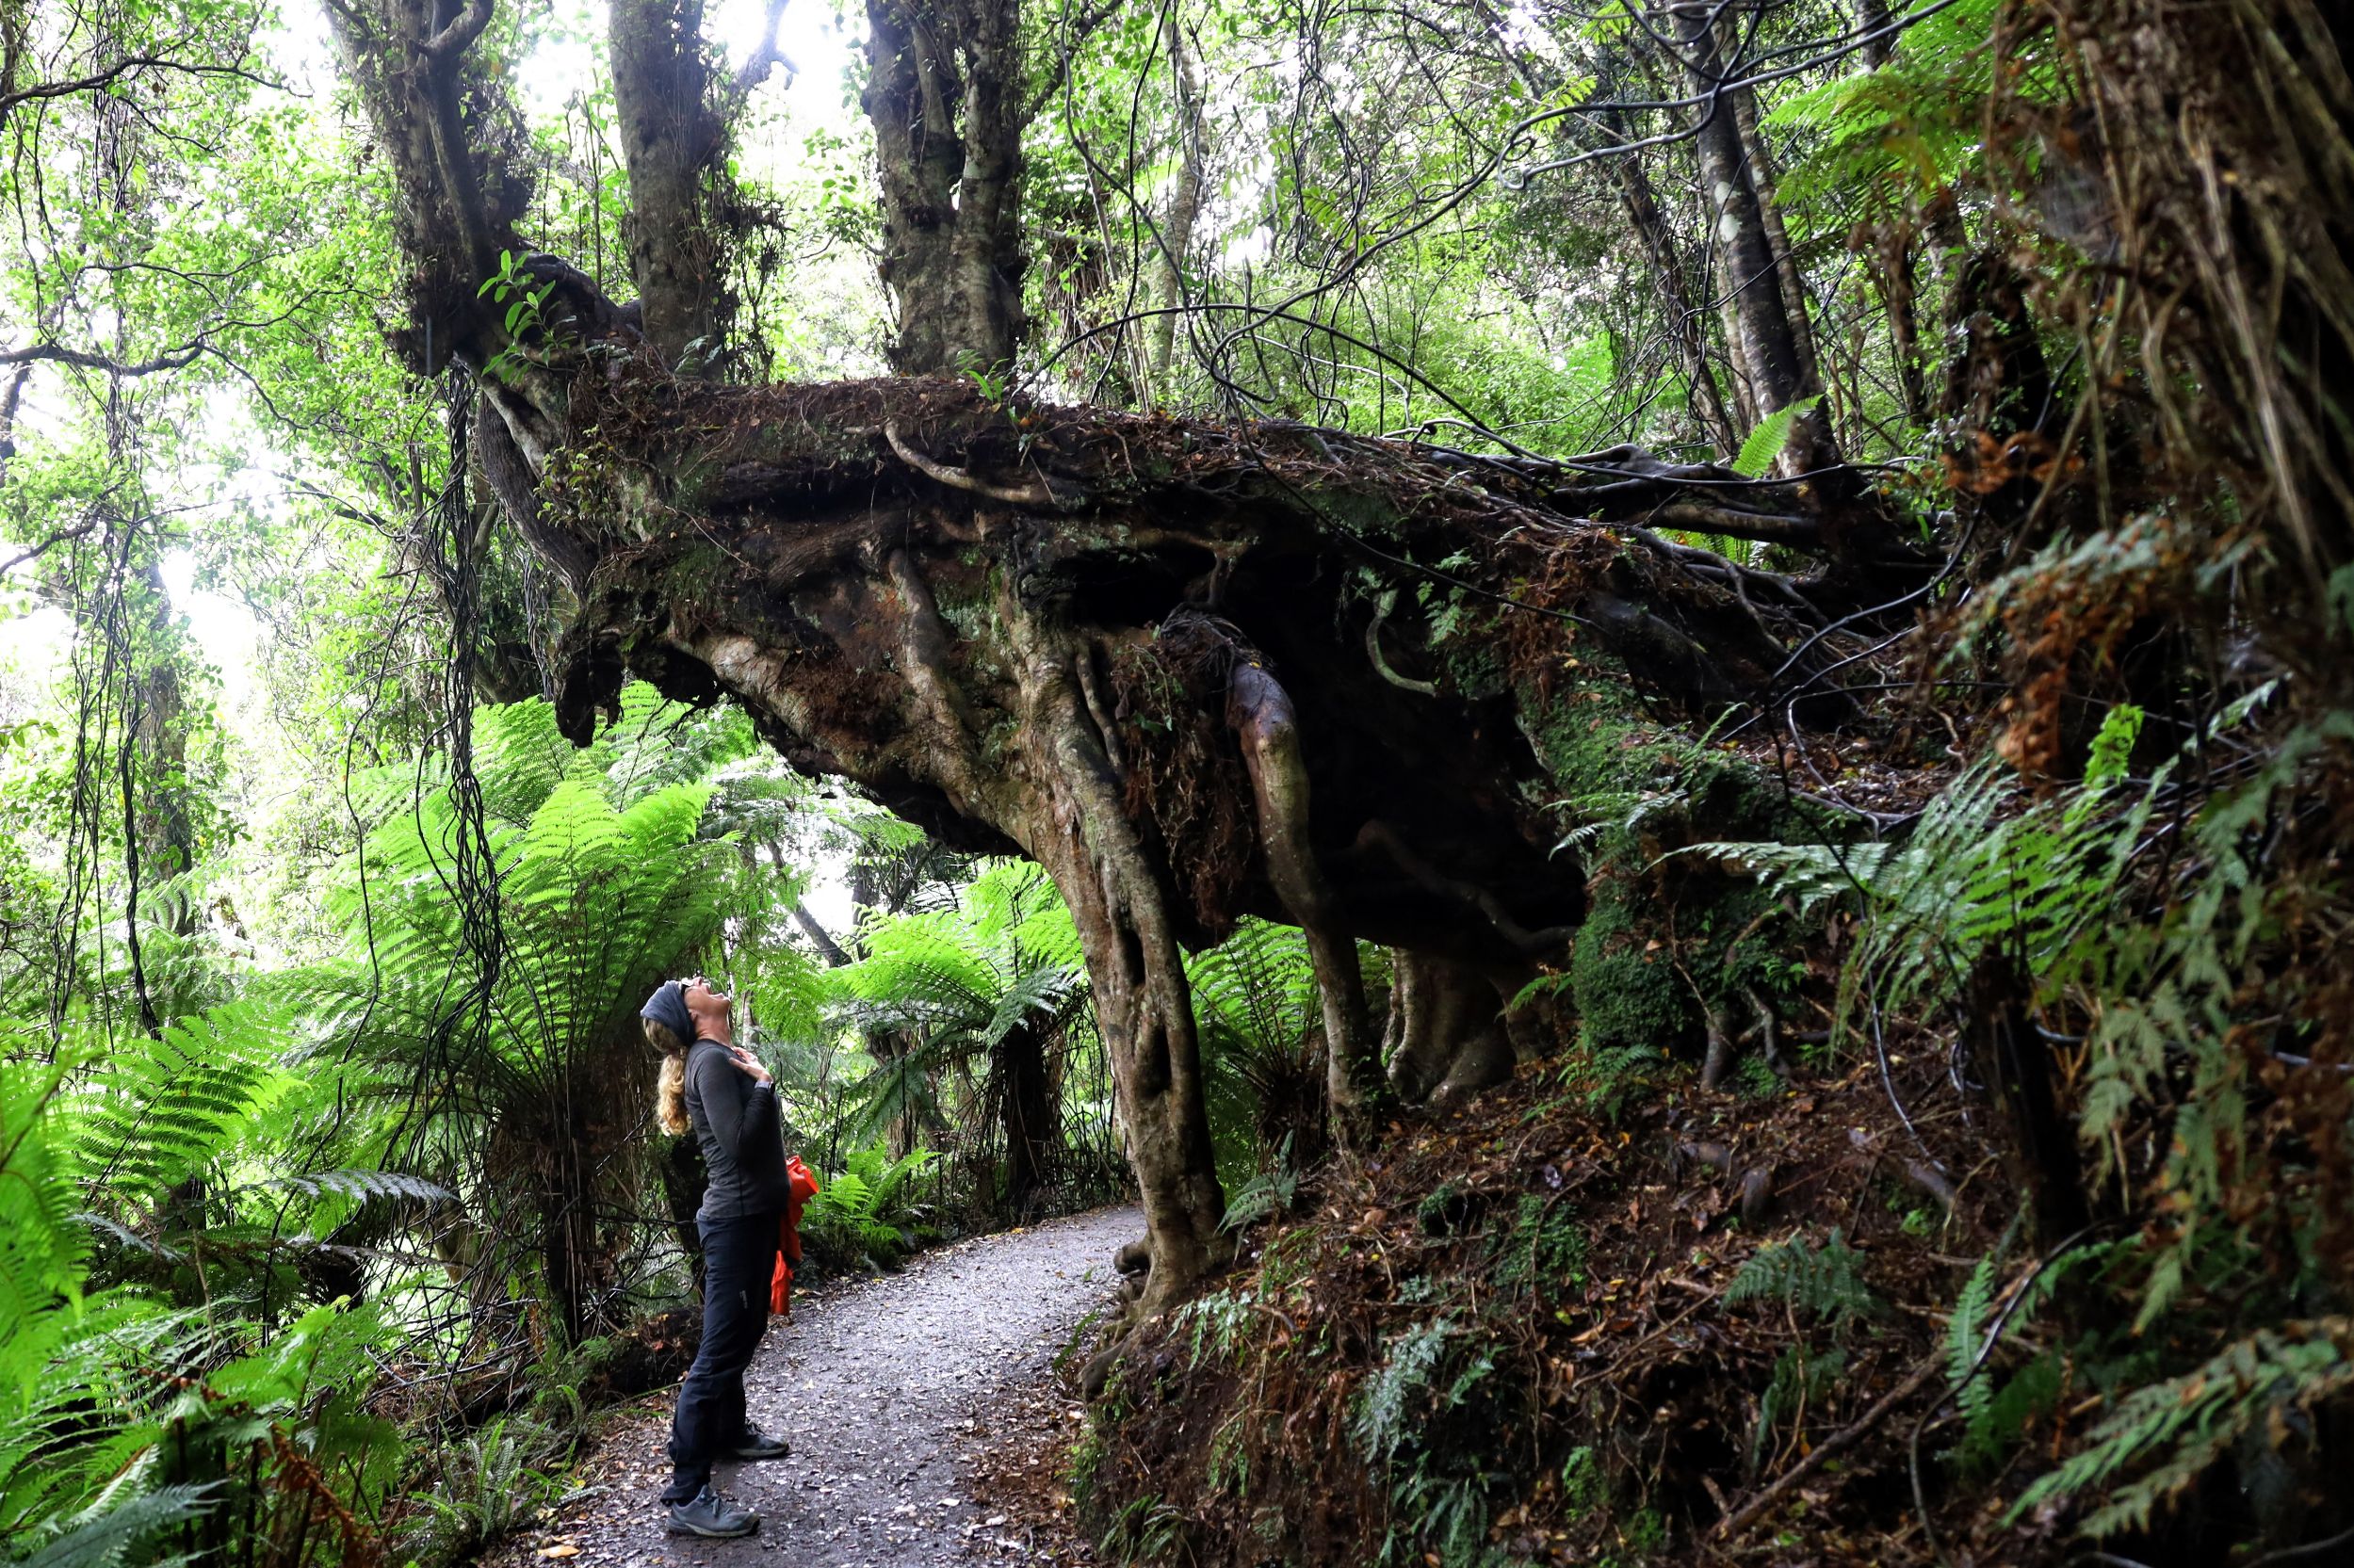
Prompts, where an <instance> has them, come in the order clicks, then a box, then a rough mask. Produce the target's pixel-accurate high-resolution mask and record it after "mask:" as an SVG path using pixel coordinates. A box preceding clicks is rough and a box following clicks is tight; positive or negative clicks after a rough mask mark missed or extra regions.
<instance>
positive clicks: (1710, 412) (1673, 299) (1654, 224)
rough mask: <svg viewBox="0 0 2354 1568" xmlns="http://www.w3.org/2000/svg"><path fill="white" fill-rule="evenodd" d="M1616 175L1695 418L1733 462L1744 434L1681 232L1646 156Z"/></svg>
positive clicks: (1628, 161)
mask: <svg viewBox="0 0 2354 1568" xmlns="http://www.w3.org/2000/svg"><path fill="white" fill-rule="evenodd" d="M1611 175H1612V179H1613V181H1614V183H1615V185H1616V186H1617V187H1618V200H1619V203H1620V205H1622V206H1623V207H1624V208H1625V209H1626V213H1627V221H1628V223H1629V224H1631V225H1632V227H1633V229H1634V232H1635V234H1636V236H1637V237H1638V238H1639V239H1641V240H1642V242H1643V253H1644V256H1645V257H1646V259H1648V261H1649V262H1650V264H1651V276H1652V278H1653V280H1654V281H1655V282H1656V283H1658V285H1659V299H1660V306H1659V308H1660V320H1661V322H1662V323H1663V324H1664V326H1665V328H1666V330H1667V336H1668V341H1669V342H1670V343H1673V344H1674V345H1675V348H1676V364H1677V366H1678V368H1680V370H1682V372H1683V379H1684V385H1685V386H1687V387H1688V388H1690V389H1691V396H1692V412H1693V417H1694V418H1695V419H1696V420H1697V421H1698V423H1699V426H1700V430H1701V433H1703V434H1704V435H1706V436H1707V437H1708V439H1709V444H1710V445H1713V447H1715V449H1716V453H1717V455H1718V456H1719V457H1721V458H1725V459H1728V460H1729V459H1730V458H1731V457H1732V455H1733V454H1734V453H1736V452H1738V451H1739V450H1741V438H1742V435H1743V433H1744V432H1743V431H1742V430H1737V429H1735V428H1733V422H1732V418H1731V416H1730V415H1729V414H1728V413H1727V412H1726V410H1725V399H1724V397H1723V396H1721V395H1720V394H1719V393H1718V391H1717V387H1716V373H1715V372H1714V371H1713V369H1711V368H1710V366H1709V358H1708V329H1707V328H1706V327H1705V326H1704V325H1703V324H1702V320H1701V315H1700V312H1701V310H1702V309H1703V305H1702V302H1701V299H1700V297H1699V295H1698V294H1697V292H1696V291H1695V290H1694V288H1693V287H1692V282H1691V277H1690V274H1689V273H1688V272H1687V271H1686V269H1685V267H1684V264H1683V257H1682V254H1681V252H1680V251H1679V250H1678V248H1677V245H1676V235H1675V234H1674V232H1673V231H1672V230H1670V229H1669V228H1668V226H1667V219H1666V217H1665V216H1664V214H1662V213H1661V211H1660V210H1659V201H1658V199H1657V198H1656V197H1654V196H1653V195H1652V193H1651V179H1650V175H1649V174H1648V172H1646V170H1644V167H1643V162H1642V159H1641V158H1640V157H1638V156H1633V155H1630V156H1628V157H1624V158H1621V159H1619V160H1618V161H1617V162H1616V163H1615V164H1613V165H1612V168H1611Z"/></svg>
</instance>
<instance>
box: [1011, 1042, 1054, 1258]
mask: <svg viewBox="0 0 2354 1568" xmlns="http://www.w3.org/2000/svg"><path fill="white" fill-rule="evenodd" d="M997 1058H998V1060H997V1077H998V1125H999V1127H1000V1129H1001V1130H1002V1132H1003V1135H1004V1138H1005V1180H1004V1183H1003V1185H1002V1187H1001V1188H1000V1189H999V1202H1000V1205H1001V1206H1000V1212H1001V1213H1003V1214H1004V1216H1005V1217H1006V1218H1008V1219H1010V1220H1014V1221H1015V1222H1016V1223H1026V1222H1028V1221H1029V1220H1031V1219H1034V1218H1035V1217H1036V1216H1035V1214H1034V1212H1033V1205H1034V1204H1036V1203H1037V1201H1038V1198H1039V1196H1040V1194H1042V1193H1043V1192H1045V1190H1046V1188H1047V1184H1048V1183H1049V1182H1051V1181H1052V1180H1053V1178H1054V1151H1055V1145H1056V1143H1057V1141H1058V1138H1057V1126H1058V1118H1057V1117H1056V1115H1055V1094H1054V1084H1053V1081H1052V1078H1051V1077H1050V1075H1048V1074H1047V1043H1046V1040H1045V1037H1044V1036H1042V1035H1041V1034H1040V1033H1039V1031H1038V1030H1037V1029H1036V1028H1034V1027H1031V1026H1028V1025H1023V1026H1018V1027H1016V1028H1014V1029H1011V1030H1009V1031H1007V1033H1006V1036H1005V1038H1004V1040H1002V1041H1001V1042H999V1043H998V1050H997Z"/></svg>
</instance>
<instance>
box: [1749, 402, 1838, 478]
mask: <svg viewBox="0 0 2354 1568" xmlns="http://www.w3.org/2000/svg"><path fill="white" fill-rule="evenodd" d="M1822 400H1823V399H1822V398H1821V397H1819V396H1817V397H1801V398H1799V399H1798V400H1797V401H1796V402H1794V403H1792V404H1791V405H1789V406H1788V407H1787V408H1781V409H1777V410H1775V411H1774V412H1772V413H1769V414H1767V415H1766V416H1765V417H1764V418H1763V419H1761V420H1759V421H1758V428H1756V429H1754V430H1751V431H1750V432H1749V439H1748V440H1746V441H1745V442H1743V443H1742V444H1741V455H1740V456H1739V457H1736V458H1735V459H1733V472H1734V473H1736V474H1738V475H1740V476H1741V477H1743V478H1745V479H1761V478H1763V477H1765V475H1766V472H1767V470H1769V469H1771V468H1772V467H1773V466H1774V460H1775V459H1776V458H1778V457H1780V456H1781V454H1782V448H1783V447H1784V446H1786V445H1789V443H1790V428H1791V427H1792V426H1793V425H1795V424H1797V423H1798V420H1799V418H1800V416H1802V415H1803V414H1805V413H1806V412H1808V411H1809V410H1810V409H1812V408H1813V407H1814V405H1815V404H1817V403H1819V402H1821V401H1822Z"/></svg>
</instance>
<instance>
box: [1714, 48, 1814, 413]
mask: <svg viewBox="0 0 2354 1568" xmlns="http://www.w3.org/2000/svg"><path fill="white" fill-rule="evenodd" d="M1734 72H1735V73H1736V74H1739V73H1741V67H1740V65H1739V64H1738V63H1737V62H1736V64H1735V66H1734ZM1726 96H1727V98H1728V99H1729V101H1730V102H1731V104H1732V106H1733V122H1734V123H1735V124H1736V125H1737V126H1739V127H1740V130H1741V145H1742V150H1743V152H1744V153H1745V154H1746V161H1747V164H1748V168H1749V182H1750V184H1751V186H1754V187H1755V189H1756V191H1757V198H1758V218H1759V221H1760V222H1761V223H1762V224H1763V225H1764V228H1765V243H1766V249H1767V250H1768V251H1771V252H1772V253H1773V257H1774V279H1775V282H1776V283H1778V284H1779V285H1780V287H1781V296H1782V315H1783V319H1785V320H1786V321H1788V322H1789V323H1790V336H1791V344H1792V347H1793V348H1795V349H1796V351H1797V356H1798V373H1799V378H1800V381H1799V384H1800V385H1802V386H1804V387H1805V388H1806V389H1807V391H1809V392H1810V393H1813V392H1821V391H1822V390H1823V359H1822V356H1821V354H1820V353H1819V352H1818V351H1817V350H1816V348H1815V346H1814V323H1813V321H1812V320H1811V319H1810V317H1809V316H1808V314H1807V281H1806V277H1805V275H1804V274H1802V273H1801V272H1800V271H1799V270H1798V258H1797V255H1796V253H1795V252H1794V251H1792V249H1791V246H1790V231H1789V230H1788V229H1787V228H1785V227H1784V226H1783V224H1782V213H1781V206H1780V203H1779V201H1778V198H1777V197H1776V195H1775V192H1774V179H1775V175H1774V150H1773V148H1772V147H1771V146H1770V145H1768V144H1767V142H1766V139H1765V133H1764V132H1763V131H1762V130H1761V129H1760V128H1759V126H1758V95H1757V93H1756V91H1755V90H1754V89H1750V88H1736V89H1733V90H1732V91H1730V92H1729V93H1728V94H1727V95H1726Z"/></svg>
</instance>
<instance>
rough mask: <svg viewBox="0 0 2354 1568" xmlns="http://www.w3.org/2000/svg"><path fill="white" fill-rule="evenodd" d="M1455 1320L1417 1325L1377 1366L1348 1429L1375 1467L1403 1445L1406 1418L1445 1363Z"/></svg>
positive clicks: (1394, 1342) (1395, 1341)
mask: <svg viewBox="0 0 2354 1568" xmlns="http://www.w3.org/2000/svg"><path fill="white" fill-rule="evenodd" d="M1454 1332H1455V1325H1454V1319H1453V1317H1445V1316H1441V1317H1434V1318H1432V1319H1430V1321H1428V1322H1426V1323H1418V1324H1416V1325H1415V1326H1414V1327H1413V1328H1411V1329H1409V1330H1407V1331H1406V1332H1405V1333H1404V1334H1402V1335H1400V1336H1399V1337H1398V1338H1397V1339H1395V1340H1393V1341H1391V1342H1390V1346H1389V1349H1388V1352H1387V1353H1386V1354H1384V1355H1383V1357H1382V1361H1381V1366H1378V1367H1377V1368H1375V1369H1374V1372H1373V1376H1372V1379H1371V1381H1369V1382H1367V1383H1366V1385H1365V1388H1364V1390H1363V1392H1362V1393H1360V1394H1359V1395H1358V1396H1357V1400H1356V1412H1355V1414H1354V1415H1353V1417H1352V1419H1351V1421H1350V1423H1349V1430H1350V1432H1351V1434H1352V1435H1353V1436H1354V1437H1355V1438H1356V1444H1357V1447H1358V1449H1359V1451H1361V1452H1362V1453H1363V1454H1364V1455H1365V1457H1366V1458H1367V1459H1369V1460H1372V1461H1373V1462H1374V1463H1387V1462H1388V1460H1389V1458H1390V1457H1391V1456H1392V1455H1393V1454H1395V1453H1396V1452H1397V1450H1398V1445H1399V1444H1400V1443H1401V1442H1402V1441H1403V1440H1404V1437H1405V1433H1406V1423H1407V1416H1408V1414H1409V1412H1410V1411H1411V1409H1412V1408H1413V1406H1414V1404H1415V1403H1416V1401H1417V1398H1418V1397H1419V1396H1421V1394H1423V1393H1424V1392H1426V1391H1427V1390H1428V1389H1429V1387H1430V1386H1431V1384H1432V1382H1434V1381H1435V1380H1436V1379H1437V1375H1438V1369H1439V1366H1440V1364H1441V1363H1442V1362H1443V1361H1444V1360H1445V1359H1446V1353H1447V1339H1448V1336H1449V1335H1451V1334H1453V1333H1454Z"/></svg>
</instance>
